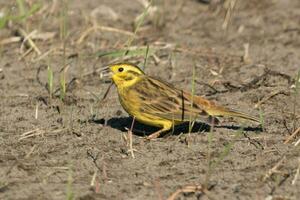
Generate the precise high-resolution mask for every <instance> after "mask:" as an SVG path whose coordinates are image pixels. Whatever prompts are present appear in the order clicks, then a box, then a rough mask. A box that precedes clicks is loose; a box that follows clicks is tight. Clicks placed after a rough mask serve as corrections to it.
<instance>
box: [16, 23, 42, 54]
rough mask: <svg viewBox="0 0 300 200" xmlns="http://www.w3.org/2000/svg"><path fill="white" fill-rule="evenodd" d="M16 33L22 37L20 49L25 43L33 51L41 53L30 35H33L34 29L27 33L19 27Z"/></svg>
mask: <svg viewBox="0 0 300 200" xmlns="http://www.w3.org/2000/svg"><path fill="white" fill-rule="evenodd" d="M17 31H18V33H19V34H20V35H21V36H22V37H24V39H23V42H22V45H21V49H22V47H23V44H24V43H27V44H28V45H29V46H30V47H32V48H33V49H34V51H35V52H36V53H37V54H38V55H41V54H42V53H41V51H40V50H39V49H38V47H37V46H36V45H35V43H34V42H33V41H32V39H31V36H32V35H34V34H35V33H36V30H34V31H32V32H31V33H29V34H27V33H26V32H25V31H24V30H23V29H21V28H19V29H18V30H17Z"/></svg>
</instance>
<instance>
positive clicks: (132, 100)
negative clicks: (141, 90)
mask: <svg viewBox="0 0 300 200" xmlns="http://www.w3.org/2000/svg"><path fill="white" fill-rule="evenodd" d="M119 99H120V103H121V105H122V107H123V108H124V110H125V111H126V112H127V113H128V114H130V115H132V116H136V115H138V113H139V111H140V99H139V97H138V96H137V95H136V93H135V92H134V91H133V90H131V89H121V90H119Z"/></svg>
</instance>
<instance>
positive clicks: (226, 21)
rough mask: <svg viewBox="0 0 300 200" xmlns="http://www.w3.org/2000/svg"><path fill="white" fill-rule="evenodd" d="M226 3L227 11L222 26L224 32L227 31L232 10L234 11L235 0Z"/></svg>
mask: <svg viewBox="0 0 300 200" xmlns="http://www.w3.org/2000/svg"><path fill="white" fill-rule="evenodd" d="M227 2H228V5H227V11H226V15H225V19H224V21H223V24H222V29H224V30H225V29H227V27H228V25H229V22H230V19H231V17H232V15H233V10H234V7H235V5H236V2H237V0H229V1H227ZM227 2H225V3H227Z"/></svg>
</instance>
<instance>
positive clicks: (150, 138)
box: [146, 124, 172, 140]
mask: <svg viewBox="0 0 300 200" xmlns="http://www.w3.org/2000/svg"><path fill="white" fill-rule="evenodd" d="M171 128H172V124H171V125H169V124H168V125H164V127H163V128H162V129H160V130H158V131H156V132H154V133H152V134H151V135H148V136H147V137H146V138H147V139H148V140H152V139H155V138H158V137H159V136H160V134H161V133H163V132H166V131H168V130H170V129H171Z"/></svg>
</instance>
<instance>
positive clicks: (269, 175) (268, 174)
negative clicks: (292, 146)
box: [263, 156, 286, 182]
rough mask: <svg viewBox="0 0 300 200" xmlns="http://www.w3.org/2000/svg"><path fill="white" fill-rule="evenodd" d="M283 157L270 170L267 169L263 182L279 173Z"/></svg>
mask: <svg viewBox="0 0 300 200" xmlns="http://www.w3.org/2000/svg"><path fill="white" fill-rule="evenodd" d="M285 158H286V157H285V156H284V157H282V158H281V159H280V160H279V161H278V162H277V163H276V164H275V165H274V167H272V168H271V169H269V171H268V172H267V173H266V175H265V176H264V178H263V181H264V182H265V181H267V180H268V179H269V178H270V177H271V176H272V175H273V174H278V173H280V171H279V168H280V167H281V165H282V164H283V162H284V160H285Z"/></svg>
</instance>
